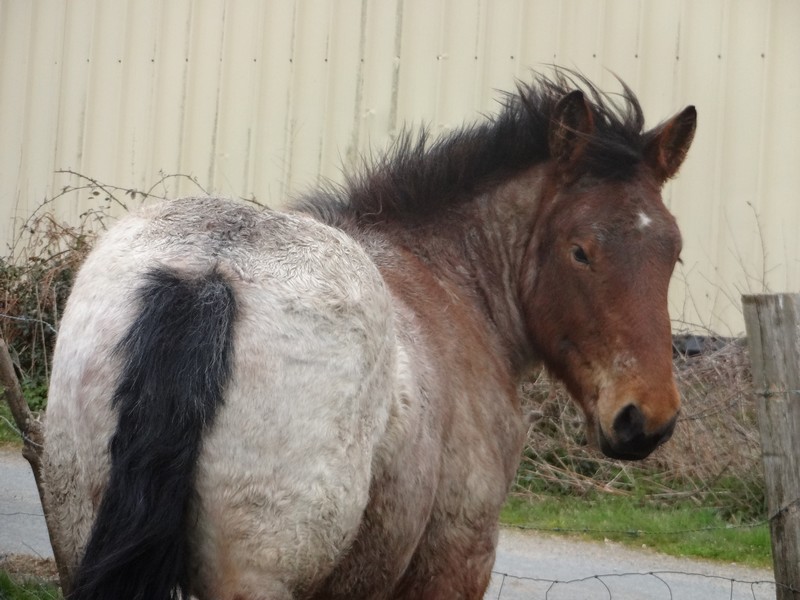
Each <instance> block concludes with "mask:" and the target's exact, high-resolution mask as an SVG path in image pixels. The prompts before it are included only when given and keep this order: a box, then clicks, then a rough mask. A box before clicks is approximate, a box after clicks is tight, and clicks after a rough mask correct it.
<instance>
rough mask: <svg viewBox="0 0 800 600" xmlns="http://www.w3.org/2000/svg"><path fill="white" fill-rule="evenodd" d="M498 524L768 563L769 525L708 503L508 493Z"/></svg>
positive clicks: (744, 562)
mask: <svg viewBox="0 0 800 600" xmlns="http://www.w3.org/2000/svg"><path fill="white" fill-rule="evenodd" d="M501 522H502V523H503V524H504V525H509V526H515V527H521V528H525V529H534V530H538V531H546V532H550V533H558V534H564V535H573V536H578V537H581V538H584V539H591V540H604V539H609V540H613V541H617V542H621V543H623V544H627V545H630V546H633V547H637V548H641V547H642V546H646V547H648V548H651V549H653V550H656V551H658V552H663V553H665V554H670V555H673V556H680V557H692V558H703V559H711V560H718V561H724V562H735V563H737V564H741V565H747V566H752V567H767V568H769V567H771V566H772V554H771V547H770V535H769V526H768V525H767V524H766V523H761V524H758V525H755V526H741V525H738V526H737V525H736V524H733V523H731V522H730V521H729V520H726V519H725V518H724V517H723V515H722V514H721V513H720V512H719V511H717V510H716V509H714V508H709V507H698V506H696V505H694V504H690V503H685V504H674V505H672V506H670V507H665V506H664V505H654V504H650V503H648V502H647V501H646V500H644V499H641V498H636V497H633V496H617V495H609V494H599V493H598V494H590V495H588V496H587V497H586V498H577V497H574V496H544V497H541V498H540V499H539V500H536V501H531V500H530V499H528V498H519V497H513V496H512V497H511V498H510V499H509V501H508V502H507V503H506V506H505V507H504V509H503V512H502V514H501Z"/></svg>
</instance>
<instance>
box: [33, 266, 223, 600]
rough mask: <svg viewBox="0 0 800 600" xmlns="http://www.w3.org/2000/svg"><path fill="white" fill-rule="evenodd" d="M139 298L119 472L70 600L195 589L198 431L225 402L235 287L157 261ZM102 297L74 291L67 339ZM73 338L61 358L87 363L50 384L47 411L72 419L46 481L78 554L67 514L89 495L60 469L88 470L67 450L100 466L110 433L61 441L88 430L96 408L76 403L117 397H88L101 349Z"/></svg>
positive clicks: (53, 452) (125, 383)
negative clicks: (189, 582)
mask: <svg viewBox="0 0 800 600" xmlns="http://www.w3.org/2000/svg"><path fill="white" fill-rule="evenodd" d="M76 287H78V286H76ZM136 295H137V298H136V300H138V303H139V307H138V314H136V315H135V317H134V318H133V321H132V322H131V324H130V325H129V327H128V329H127V331H126V332H125V333H124V335H123V336H122V337H121V340H120V341H116V340H115V342H114V343H115V344H116V347H115V354H116V357H117V358H118V359H119V361H120V363H121V364H122V368H121V371H120V372H119V374H118V376H117V379H116V389H115V390H114V393H113V396H112V400H111V404H112V406H113V407H114V409H115V411H116V414H117V415H118V417H117V424H116V428H115V430H114V433H113V436H112V437H111V441H110V445H109V451H110V473H109V475H108V480H107V482H106V483H105V484H104V487H105V490H104V491H103V492H102V501H101V502H100V505H99V507H98V508H97V509H96V514H95V518H94V523H93V525H92V529H91V535H90V536H89V539H88V543H87V544H86V547H85V551H84V553H83V557H82V559H81V561H80V563H79V566H78V568H77V571H76V572H75V573H74V574H73V585H72V587H73V590H72V594H71V595H70V600H83V599H94V598H96V599H101V598H103V599H107V598H117V599H124V598H151V599H155V600H160V599H166V598H174V597H176V596H175V593H176V592H175V590H176V589H177V588H179V587H180V588H181V589H185V585H186V582H185V581H183V578H184V569H185V560H186V559H185V555H186V544H185V532H184V525H185V511H186V508H187V505H188V501H189V498H190V496H191V492H192V488H193V478H194V466H195V463H196V460H197V456H198V451H199V447H200V441H201V436H202V434H203V431H204V430H205V429H206V428H207V427H208V426H209V425H210V424H211V422H212V421H213V419H214V415H215V413H216V412H217V408H218V407H219V405H220V404H221V403H222V393H223V389H224V387H225V385H226V383H227V380H228V377H229V373H230V362H231V361H230V359H231V340H232V331H233V322H234V318H235V302H234V297H233V292H232V289H231V287H230V285H229V284H228V283H227V282H226V281H225V279H224V278H223V277H222V276H221V275H219V274H218V273H216V272H213V271H212V272H210V273H206V274H205V275H202V276H199V277H190V278H187V277H185V276H181V275H178V274H177V273H175V272H172V271H168V270H158V269H154V270H152V271H150V272H149V273H147V274H146V275H145V277H144V284H143V285H141V287H139V289H138V291H137V292H136ZM93 298H95V296H94V294H93V293H92V291H91V290H87V289H86V288H85V287H84V289H82V290H80V291H79V292H78V293H77V294H76V299H75V301H74V302H73V304H74V305H75V306H73V310H72V312H73V313H74V314H75V315H77V316H74V317H73V315H70V314H67V315H65V324H66V327H64V328H63V329H62V336H63V335H66V334H67V332H68V331H70V330H72V332H73V333H74V329H75V327H78V328H79V327H80V325H81V323H80V321H81V318H82V317H81V315H82V316H83V317H85V316H86V314H87V312H89V311H87V310H85V307H82V306H80V303H81V301H82V300H86V301H87V304H91V302H92V299H93ZM116 300H117V301H118V299H116ZM105 301H106V302H108V300H105ZM84 325H86V324H85V323H84ZM101 329H102V328H101V327H94V328H92V326H91V325H89V331H86V332H85V335H87V336H88V337H89V338H93V337H95V336H100V337H102V333H101V331H100V330H101ZM72 343H73V342H72V340H70V339H64V341H62V342H61V344H60V347H59V348H58V353H61V355H62V356H61V357H58V356H57V357H56V361H59V358H60V359H61V360H60V363H61V365H62V366H61V368H62V369H69V368H70V367H69V366H66V365H64V363H65V362H67V361H68V360H69V358H70V357H72V358H74V357H76V355H77V357H79V358H80V359H81V360H79V361H78V362H79V364H77V365H74V366H73V367H74V368H75V369H76V370H77V371H82V374H81V375H78V376H76V377H75V380H73V381H72V384H70V376H68V375H64V374H59V375H58V376H56V375H54V381H55V383H54V385H53V388H52V390H51V391H52V393H53V395H54V397H55V398H56V399H57V401H56V407H55V411H54V413H55V415H50V418H51V419H54V418H55V419H58V418H61V419H64V420H65V421H66V422H61V423H54V424H53V437H54V438H55V439H48V458H47V462H46V469H47V471H48V472H46V475H45V477H46V481H47V482H48V485H49V488H50V493H49V494H48V495H49V496H50V499H49V504H50V508H51V510H53V511H54V512H56V513H57V514H58V515H59V518H58V519H57V520H58V521H60V522H61V524H62V526H65V527H67V528H68V530H67V531H61V532H59V534H60V535H63V536H66V537H68V538H70V537H71V538H72V539H70V540H69V541H70V545H71V548H72V551H73V553H74V554H77V553H79V547H80V545H81V539H80V538H81V535H80V532H79V531H75V529H76V528H78V525H77V523H78V520H76V519H75V518H74V516H73V515H69V514H66V513H67V512H68V511H69V510H73V511H74V512H78V513H80V512H84V513H85V512H86V508H82V507H81V505H85V498H82V497H81V491H82V490H80V489H75V488H78V487H79V482H78V481H72V482H67V485H63V482H60V481H59V477H60V476H61V473H60V471H61V470H62V469H63V470H66V471H67V472H69V471H70V470H72V471H73V472H76V471H80V467H77V466H73V465H67V464H64V463H65V462H66V461H69V457H68V456H64V455H63V454H60V453H63V452H64V451H65V450H66V452H69V451H72V452H74V453H75V456H74V458H73V459H74V460H75V461H77V462H80V461H86V463H85V464H84V467H85V466H86V465H87V464H92V463H94V464H97V462H98V461H97V455H98V454H103V452H104V448H103V436H102V435H98V438H99V439H92V437H93V435H97V434H98V433H99V432H92V431H91V430H88V431H85V432H84V433H85V435H86V436H87V437H89V439H78V440H71V441H70V442H68V443H67V444H65V446H66V447H67V448H61V447H58V444H59V443H60V442H63V441H64V438H65V434H64V430H65V429H68V428H69V427H70V425H72V427H74V428H77V427H78V426H79V425H77V424H76V423H75V419H81V418H82V414H80V413H81V411H83V413H87V408H88V409H89V410H91V409H93V408H94V407H87V406H86V405H85V404H84V405H83V406H75V405H80V404H81V403H82V401H83V402H86V401H87V400H88V401H92V400H94V401H95V402H97V403H100V404H102V403H107V402H108V401H107V399H104V398H81V397H80V395H81V392H83V391H84V390H85V388H84V387H82V386H83V385H84V384H85V380H86V379H87V378H88V377H87V373H91V365H92V364H94V363H96V362H98V361H102V357H98V356H96V355H95V356H87V355H86V354H83V356H81V352H80V350H76V349H75V348H73V347H71V344H72ZM74 345H75V346H79V345H80V344H79V342H74ZM82 350H86V349H85V348H84V349H82ZM100 352H101V350H100V349H99V348H98V349H95V350H94V353H95V354H97V353H100ZM105 358H106V360H109V359H110V357H105ZM77 380H80V384H77V385H79V386H81V387H78V389H76V388H75V385H76V384H75V381H77ZM72 395H74V396H77V397H74V396H73V397H71V396H72ZM70 404H71V405H72V406H70ZM65 413H66V414H65ZM48 435H49V434H48ZM70 446H71V448H70ZM81 446H83V448H82V449H81ZM91 455H95V457H94V460H93V459H92V456H91ZM59 462H60V463H61V464H59ZM84 477H85V476H84ZM94 477H95V479H94V482H93V483H92V484H91V486H92V488H93V490H94V491H93V492H92V494H93V495H94V496H95V497H94V498H92V500H93V501H94V502H95V504H96V501H97V496H99V495H100V492H98V490H99V489H101V488H99V487H98V486H99V485H100V480H102V479H103V477H102V475H100V474H97V473H95V474H94ZM76 479H80V476H78V477H76ZM59 492H61V493H66V494H69V495H71V496H72V498H70V499H69V500H70V501H72V502H73V503H74V505H73V506H72V507H71V509H70V507H56V506H54V503H56V502H58V498H55V497H53V495H54V494H58V493H59ZM84 521H85V515H84ZM70 526H72V527H71V530H70ZM73 560H77V556H73Z"/></svg>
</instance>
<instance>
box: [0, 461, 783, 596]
mask: <svg viewBox="0 0 800 600" xmlns="http://www.w3.org/2000/svg"><path fill="white" fill-rule="evenodd" d="M7 554H25V555H33V556H39V557H51V556H52V549H51V548H50V541H49V538H48V536H47V530H46V528H45V524H44V516H43V515H42V509H41V505H40V503H39V497H38V494H37V492H36V485H35V484H34V481H33V475H32V474H31V471H30V468H29V466H28V463H27V462H26V461H25V460H24V459H23V458H22V456H21V455H20V454H19V451H18V450H16V449H9V448H0V558H1V557H2V556H3V555H7ZM494 570H495V575H494V577H493V578H492V583H491V586H490V587H489V590H488V592H487V593H486V598H500V599H501V600H522V599H525V600H528V599H531V598H547V599H548V600H567V599H569V600H580V599H585V598H610V599H613V600H633V599H637V600H638V599H641V598H648V599H650V598H652V599H655V600H658V599H661V598H663V599H665V600H669V599H674V600H680V599H685V600H714V599H716V598H719V599H720V600H723V599H724V600H739V599H742V600H744V599H748V600H754V599H755V600H761V599H762V598H763V599H767V598H770V599H773V598H775V588H774V585H771V584H763V583H757V584H751V583H750V582H764V581H772V580H773V576H772V572H771V571H769V570H766V569H751V568H746V567H741V566H739V565H735V564H722V563H713V562H704V561H696V560H688V559H681V558H674V557H670V556H665V555H661V554H658V553H656V552H653V551H652V550H649V549H646V548H642V549H634V548H631V547H626V546H622V545H620V544H616V543H611V542H607V543H595V542H585V541H577V540H574V539H570V538H565V537H556V536H546V535H541V534H538V533H537V534H535V533H531V532H528V531H521V530H516V529H504V530H503V531H502V532H501V534H500V546H499V549H498V554H497V561H496V563H495V567H494ZM553 582H560V583H553Z"/></svg>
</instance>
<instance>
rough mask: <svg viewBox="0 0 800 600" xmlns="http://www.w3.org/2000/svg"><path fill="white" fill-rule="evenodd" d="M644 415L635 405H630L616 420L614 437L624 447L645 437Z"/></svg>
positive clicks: (618, 414)
mask: <svg viewBox="0 0 800 600" xmlns="http://www.w3.org/2000/svg"><path fill="white" fill-rule="evenodd" d="M644 424H645V423H644V414H643V413H642V411H641V410H639V407H638V406H636V405H635V404H628V405H627V406H626V407H625V408H623V409H622V410H621V411H619V413H617V416H616V418H615V419H614V436H615V437H616V440H617V443H618V444H622V445H627V444H631V443H632V442H634V441H639V440H641V438H642V437H643V436H644Z"/></svg>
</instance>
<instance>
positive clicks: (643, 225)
mask: <svg viewBox="0 0 800 600" xmlns="http://www.w3.org/2000/svg"><path fill="white" fill-rule="evenodd" d="M652 222H653V219H651V218H650V217H649V216H648V215H647V213H645V212H644V211H639V221H638V227H639V229H647V228H648V227H650V223H652Z"/></svg>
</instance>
